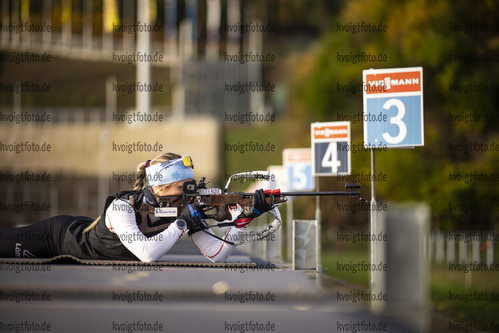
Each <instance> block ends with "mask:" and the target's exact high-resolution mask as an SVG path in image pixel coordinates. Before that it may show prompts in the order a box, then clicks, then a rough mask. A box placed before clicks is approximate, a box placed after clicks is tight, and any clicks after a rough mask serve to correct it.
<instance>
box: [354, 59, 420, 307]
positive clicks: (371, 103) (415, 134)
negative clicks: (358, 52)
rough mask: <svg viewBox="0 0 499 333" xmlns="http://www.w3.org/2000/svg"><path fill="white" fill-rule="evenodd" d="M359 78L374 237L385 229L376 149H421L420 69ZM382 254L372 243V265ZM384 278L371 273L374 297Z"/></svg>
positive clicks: (370, 73)
mask: <svg viewBox="0 0 499 333" xmlns="http://www.w3.org/2000/svg"><path fill="white" fill-rule="evenodd" d="M362 78H363V84H364V86H363V88H364V89H363V90H364V93H363V106H364V109H363V118H364V119H363V120H364V146H365V148H370V149H371V207H370V208H371V215H370V218H371V235H377V234H379V232H380V231H383V229H384V226H381V225H380V224H379V221H378V219H377V204H376V182H375V175H376V170H375V150H376V149H379V148H408V147H411V148H412V147H414V146H424V124H423V69H422V67H410V68H391V69H369V70H364V71H363V72H362ZM384 251H385V244H383V243H382V242H379V241H371V265H378V264H380V263H381V262H383V264H385V263H386V257H385V252H384ZM389 269H390V267H387V270H388V271H389ZM387 274H389V273H387ZM385 279H386V276H385V271H383V270H381V271H376V270H374V269H373V270H372V271H371V292H372V294H373V295H375V294H376V295H378V294H380V293H386V286H385ZM385 305H386V304H385V302H384V301H379V300H376V301H373V302H372V303H371V310H372V311H373V312H381V311H383V309H384V308H385Z"/></svg>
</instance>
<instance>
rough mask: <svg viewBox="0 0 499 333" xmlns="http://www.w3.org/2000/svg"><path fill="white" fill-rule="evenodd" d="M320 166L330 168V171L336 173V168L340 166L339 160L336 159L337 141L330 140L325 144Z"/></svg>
mask: <svg viewBox="0 0 499 333" xmlns="http://www.w3.org/2000/svg"><path fill="white" fill-rule="evenodd" d="M321 166H322V167H323V168H331V170H332V171H331V172H332V173H338V168H339V167H340V166H341V161H339V160H338V145H337V142H330V143H329V145H328V146H327V149H326V152H325V153H324V157H323V158H322V162H321Z"/></svg>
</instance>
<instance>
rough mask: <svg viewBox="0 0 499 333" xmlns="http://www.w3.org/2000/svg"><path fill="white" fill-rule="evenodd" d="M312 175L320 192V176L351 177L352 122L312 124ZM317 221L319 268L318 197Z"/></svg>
mask: <svg viewBox="0 0 499 333" xmlns="http://www.w3.org/2000/svg"><path fill="white" fill-rule="evenodd" d="M310 132H311V135H312V175H313V176H314V177H316V188H317V191H320V185H319V177H320V176H337V175H341V174H343V175H349V174H350V173H351V165H352V163H351V152H350V122H349V121H335V122H326V123H312V124H311V131H310ZM315 219H316V220H317V235H318V240H317V244H318V245H317V248H318V254H317V265H318V266H317V267H319V271H321V270H322V267H321V265H320V262H321V242H320V232H321V207H320V197H319V196H317V197H316V209H315Z"/></svg>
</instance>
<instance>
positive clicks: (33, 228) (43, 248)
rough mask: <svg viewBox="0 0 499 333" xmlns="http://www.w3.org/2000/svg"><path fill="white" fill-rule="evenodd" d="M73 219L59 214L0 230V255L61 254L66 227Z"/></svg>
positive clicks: (41, 255) (30, 256)
mask: <svg viewBox="0 0 499 333" xmlns="http://www.w3.org/2000/svg"><path fill="white" fill-rule="evenodd" d="M75 219H76V217H74V216H70V215H59V216H55V217H50V218H48V219H46V220H43V221H40V222H37V223H34V224H31V225H29V226H25V227H20V228H13V229H6V230H0V257H2V258H52V257H55V256H58V255H61V254H63V253H61V252H62V251H61V245H62V242H63V241H64V235H65V233H66V229H67V227H68V226H69V225H70V224H71V222H73V221H74V220H75Z"/></svg>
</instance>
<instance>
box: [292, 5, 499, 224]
mask: <svg viewBox="0 0 499 333" xmlns="http://www.w3.org/2000/svg"><path fill="white" fill-rule="evenodd" d="M498 6H499V4H498V3H497V2H493V1H485V2H480V3H468V2H463V3H459V4H457V3H455V2H451V1H448V0H444V1H438V2H430V1H426V0H410V1H388V2H387V1H381V0H374V1H371V0H359V1H350V2H347V3H345V6H344V7H343V10H342V11H341V13H340V14H339V15H338V16H337V18H336V21H333V22H331V24H330V29H329V31H328V32H327V33H326V34H325V36H324V38H323V39H322V41H321V50H320V53H319V55H318V57H317V58H316V59H315V63H314V65H313V68H312V69H311V70H310V71H309V75H308V76H307V77H306V79H305V80H302V82H301V88H302V89H301V91H302V92H301V93H300V94H298V96H297V101H298V102H300V103H302V104H303V105H305V107H304V108H306V109H308V110H310V112H311V113H312V114H313V116H312V117H313V118H314V119H315V121H335V120H339V119H338V118H341V117H338V115H350V116H353V115H355V114H358V113H359V112H362V91H356V92H355V91H354V90H353V88H355V87H359V85H361V84H362V70H363V69H368V68H389V67H411V66H422V67H423V71H424V73H423V77H424V104H425V105H424V110H425V147H423V148H416V149H404V150H398V149H397V150H393V151H387V152H379V153H378V154H377V165H376V168H377V170H379V171H383V172H384V173H386V174H387V181H386V182H383V183H382V184H380V185H379V186H378V187H377V195H378V196H379V197H380V198H381V199H383V200H426V201H428V202H429V203H430V204H431V206H432V211H433V218H434V222H435V223H434V225H435V226H438V227H440V228H443V229H449V228H458V229H460V228H463V229H468V228H471V229H473V228H474V229H485V228H490V227H491V225H490V224H491V221H492V222H493V221H494V219H497V212H498V210H499V209H498V208H497V204H498V202H499V187H498V186H497V185H498V181H497V175H498V172H499V152H498V151H497V149H494V151H490V148H494V147H495V145H498V144H499V131H498V130H497V128H498V127H497V125H498V123H499V121H498V120H499V115H498V113H499V82H498V81H497V80H496V78H498V77H499V35H498V34H497V32H498V31H499V30H498V28H499V25H498V23H497V22H499V10H498V9H499V8H497V7H498ZM358 23H360V24H362V23H365V24H371V25H375V26H379V25H381V26H383V25H386V32H357V33H353V32H352V27H353V25H357V24H358ZM346 26H350V30H349V32H346V31H344V28H345V27H346ZM484 27H485V28H484ZM484 29H488V30H487V31H484ZM491 30H492V31H491ZM359 52H369V53H370V54H374V55H379V54H383V55H386V61H383V62H355V61H348V62H342V61H340V60H341V59H343V58H342V57H340V56H341V55H349V54H353V55H355V54H357V53H359ZM346 86H350V89H349V90H348V91H345V87H346ZM470 115H471V117H470ZM473 115H474V116H473ZM362 127H363V125H362V122H358V123H356V124H352V137H353V141H354V143H355V142H362V140H363V139H362ZM475 142H477V143H478V144H479V145H481V146H480V147H481V148H479V149H477V147H476V146H475V145H474V146H472V147H468V148H470V149H469V150H470V151H469V152H465V151H464V149H465V148H466V147H467V146H465V145H466V144H469V143H472V144H474V143H475ZM492 145H494V146H492ZM486 147H487V149H488V150H489V151H484V150H486ZM459 148H461V149H460V151H458V149H459ZM365 154H367V153H365ZM352 165H353V170H354V171H359V170H369V159H368V158H360V157H359V158H356V157H355V156H353V160H352ZM494 173H495V177H493V178H492V179H491V178H490V177H489V176H490V175H494ZM477 176H478V177H480V178H477Z"/></svg>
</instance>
